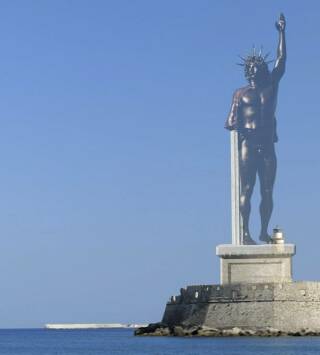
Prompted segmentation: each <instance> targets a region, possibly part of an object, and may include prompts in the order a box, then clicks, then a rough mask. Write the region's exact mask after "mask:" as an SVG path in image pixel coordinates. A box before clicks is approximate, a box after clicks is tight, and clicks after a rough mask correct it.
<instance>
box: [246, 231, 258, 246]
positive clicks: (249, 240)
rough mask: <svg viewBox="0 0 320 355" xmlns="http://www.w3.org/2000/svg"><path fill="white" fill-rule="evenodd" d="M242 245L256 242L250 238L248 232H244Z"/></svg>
mask: <svg viewBox="0 0 320 355" xmlns="http://www.w3.org/2000/svg"><path fill="white" fill-rule="evenodd" d="M243 244H244V245H256V244H257V243H256V242H255V241H254V240H253V239H252V238H251V236H250V234H249V233H245V234H244V236H243Z"/></svg>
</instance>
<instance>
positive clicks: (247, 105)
mask: <svg viewBox="0 0 320 355" xmlns="http://www.w3.org/2000/svg"><path fill="white" fill-rule="evenodd" d="M285 27H286V21H285V17H284V15H283V14H281V15H280V18H279V20H278V21H277V22H276V28H277V30H278V32H279V44H278V50H277V59H276V61H275V65H274V68H273V70H272V72H269V69H268V63H269V62H267V61H266V59H267V56H268V55H266V56H263V55H262V51H261V50H260V52H259V54H256V52H255V49H254V50H253V53H252V55H249V56H247V57H246V58H242V57H241V59H242V60H243V63H241V64H240V65H242V66H243V67H244V74H245V77H246V79H247V80H248V82H249V85H248V86H246V87H243V88H240V89H238V90H236V92H235V93H234V96H233V101H232V106H231V111H230V114H229V117H228V119H227V122H226V125H225V128H227V129H229V130H236V131H237V132H238V149H239V174H240V207H239V208H240V214H241V217H242V223H243V244H256V242H255V241H254V240H253V239H252V238H251V236H250V232H249V216H250V209H251V206H250V199H251V195H252V192H253V188H254V185H255V181H256V175H257V174H258V176H259V180H260V192H261V204H260V216H261V233H260V237H259V239H260V240H261V241H263V242H266V243H268V242H270V241H271V238H270V236H269V234H268V224H269V221H270V218H271V213H272V209H273V200H272V192H273V185H274V181H275V175H276V169H277V159H276V154H275V147H274V143H275V142H277V140H278V138H277V133H276V118H275V110H276V105H277V94H278V86H279V82H280V79H281V77H282V76H283V74H284V72H285V64H286V42H285Z"/></svg>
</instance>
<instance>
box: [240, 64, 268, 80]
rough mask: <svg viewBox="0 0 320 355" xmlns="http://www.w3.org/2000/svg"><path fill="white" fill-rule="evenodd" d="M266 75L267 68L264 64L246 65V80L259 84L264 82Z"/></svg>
mask: <svg viewBox="0 0 320 355" xmlns="http://www.w3.org/2000/svg"><path fill="white" fill-rule="evenodd" d="M268 74H269V71H268V66H267V64H266V63H265V62H262V63H257V62H255V61H251V62H248V63H246V66H245V77H246V78H247V80H249V81H255V82H261V81H264V80H266V78H267V76H268Z"/></svg>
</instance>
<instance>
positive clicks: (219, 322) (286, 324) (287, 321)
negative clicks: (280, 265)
mask: <svg viewBox="0 0 320 355" xmlns="http://www.w3.org/2000/svg"><path fill="white" fill-rule="evenodd" d="M162 322H163V323H165V324H167V325H168V326H170V327H173V326H183V327H190V326H202V327H210V328H215V329H228V328H233V327H239V328H241V329H251V330H253V331H257V330H265V329H267V328H275V329H277V330H279V331H282V332H302V333H303V330H306V329H308V330H312V331H314V332H317V333H319V332H320V282H290V283H283V284H282V283H264V284H248V283H247V284H237V285H235V284H234V285H224V286H223V285H201V286H188V287H187V288H186V289H181V294H180V295H179V296H175V297H172V298H171V301H170V302H168V303H167V306H166V310H165V313H164V316H163V319H162Z"/></svg>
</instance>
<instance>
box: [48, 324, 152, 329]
mask: <svg viewBox="0 0 320 355" xmlns="http://www.w3.org/2000/svg"><path fill="white" fill-rule="evenodd" d="M145 326H146V324H121V323H105V324H95V323H61V324H51V323H49V324H45V326H44V327H45V328H46V329H117V328H118V329H119V328H140V327H145Z"/></svg>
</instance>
